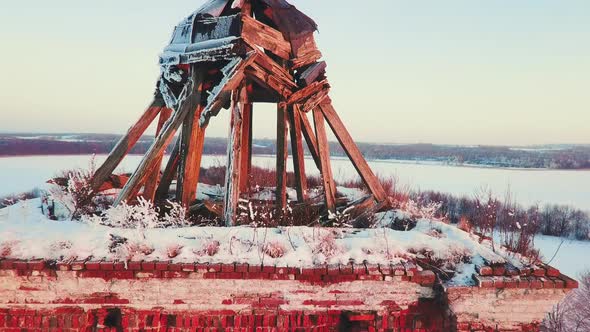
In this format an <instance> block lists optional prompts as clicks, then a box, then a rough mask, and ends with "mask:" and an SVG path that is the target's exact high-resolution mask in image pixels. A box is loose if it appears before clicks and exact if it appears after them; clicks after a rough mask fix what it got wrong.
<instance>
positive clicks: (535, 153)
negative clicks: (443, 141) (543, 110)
mask: <svg viewBox="0 0 590 332" xmlns="http://www.w3.org/2000/svg"><path fill="white" fill-rule="evenodd" d="M120 137H121V136H119V135H108V134H94V135H89V134H80V135H78V134H59V135H57V134H51V135H31V134H20V135H19V134H10V135H8V134H4V135H0V156H22V155H65V154H93V153H95V154H106V153H109V152H110V151H111V149H112V148H113V147H114V146H115V144H116V142H117V141H118V140H119V139H120ZM152 141H153V137H150V136H144V137H142V138H141V140H140V141H139V142H138V143H137V145H136V146H135V147H134V148H133V150H132V151H131V153H132V154H143V153H145V152H146V151H147V149H148V148H149V146H150V144H151V142H152ZM253 144H254V148H253V152H254V153H255V154H274V153H275V151H276V146H275V141H274V140H271V139H255V140H254V143H253ZM359 147H360V149H361V151H362V152H363V154H364V155H365V157H366V158H367V159H397V160H413V161H435V162H441V163H448V164H454V165H482V166H490V167H521V168H551V169H590V145H567V146H565V145H564V146H544V147H533V148H528V149H524V148H523V149H520V148H511V147H502V146H452V145H434V144H406V145H396V144H372V143H359ZM170 150H172V146H170V147H168V152H170ZM226 150H227V145H226V139H225V138H208V139H206V141H205V148H204V153H205V154H214V155H223V154H225V153H226ZM330 150H331V153H332V155H333V156H345V152H344V151H343V150H342V148H341V147H340V145H339V144H337V143H334V142H333V143H331V149H330Z"/></svg>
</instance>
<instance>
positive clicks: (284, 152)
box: [275, 103, 289, 214]
mask: <svg viewBox="0 0 590 332" xmlns="http://www.w3.org/2000/svg"><path fill="white" fill-rule="evenodd" d="M287 123H288V116H287V104H285V103H279V104H278V107H277V143H276V146H277V156H276V157H277V163H276V172H277V188H276V193H275V196H276V200H275V202H276V207H277V212H278V213H279V214H282V212H283V211H284V209H285V208H286V207H287V158H288V156H289V148H288V147H287V134H288V131H287V130H288V127H287V126H288V125H287Z"/></svg>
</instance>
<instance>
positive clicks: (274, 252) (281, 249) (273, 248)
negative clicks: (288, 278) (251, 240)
mask: <svg viewBox="0 0 590 332" xmlns="http://www.w3.org/2000/svg"><path fill="white" fill-rule="evenodd" d="M262 251H263V252H264V254H266V255H267V256H269V257H272V258H280V257H283V256H284V255H285V251H286V249H285V246H284V245H283V244H282V243H280V242H277V241H271V242H269V243H267V244H265V245H264V246H263V248H262Z"/></svg>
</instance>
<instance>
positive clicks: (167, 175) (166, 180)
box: [155, 137, 180, 202]
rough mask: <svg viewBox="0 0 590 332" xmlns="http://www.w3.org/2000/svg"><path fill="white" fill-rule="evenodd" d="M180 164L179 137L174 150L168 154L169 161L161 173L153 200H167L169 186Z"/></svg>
mask: <svg viewBox="0 0 590 332" xmlns="http://www.w3.org/2000/svg"><path fill="white" fill-rule="evenodd" d="M179 162H180V137H178V138H177V139H176V143H175V144H174V149H173V150H172V152H171V153H170V159H168V163H166V168H164V172H163V173H162V178H161V179H160V183H159V185H158V189H157V190H156V197H155V200H156V201H158V202H160V201H163V200H165V199H166V198H167V196H168V193H169V191H170V185H171V184H172V180H174V177H175V176H176V173H177V172H178V163H179Z"/></svg>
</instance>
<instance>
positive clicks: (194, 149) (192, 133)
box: [176, 90, 206, 207]
mask: <svg viewBox="0 0 590 332" xmlns="http://www.w3.org/2000/svg"><path fill="white" fill-rule="evenodd" d="M201 91H202V90H201ZM202 111H203V107H202V106H201V105H199V106H197V109H196V110H195V111H194V112H193V114H189V116H188V117H187V119H186V120H185V121H184V123H183V127H182V135H181V144H180V164H179V169H178V182H177V187H176V199H177V201H178V202H180V203H181V204H182V205H183V206H185V207H188V206H190V205H191V203H192V202H193V201H194V200H195V199H196V198H197V185H198V183H199V175H200V171H201V158H202V156H203V145H204V143H205V129H206V127H201V126H200V125H199V118H200V117H201V112H202Z"/></svg>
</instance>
